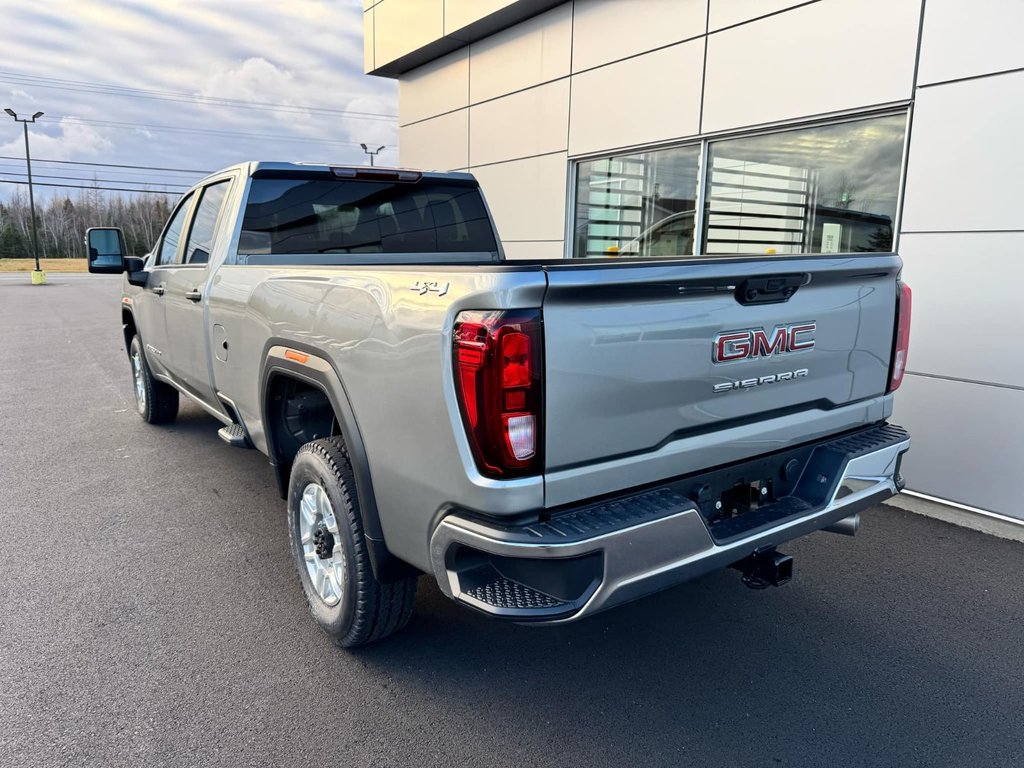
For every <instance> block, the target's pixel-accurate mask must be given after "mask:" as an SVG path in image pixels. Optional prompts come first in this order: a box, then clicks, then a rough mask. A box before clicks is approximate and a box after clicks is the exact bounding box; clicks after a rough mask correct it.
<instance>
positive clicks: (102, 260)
mask: <svg viewBox="0 0 1024 768" xmlns="http://www.w3.org/2000/svg"><path fill="white" fill-rule="evenodd" d="M85 247H86V252H87V253H88V254H89V271H90V272H92V273H94V274H100V275H119V274H121V273H122V272H124V257H125V247H124V233H123V232H121V230H120V229H118V228H117V227H90V228H89V229H87V230H86V231H85Z"/></svg>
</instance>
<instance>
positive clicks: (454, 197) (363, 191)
mask: <svg viewBox="0 0 1024 768" xmlns="http://www.w3.org/2000/svg"><path fill="white" fill-rule="evenodd" d="M238 251H239V254H250V257H249V258H246V259H244V261H247V262H250V263H251V262H254V261H259V262H262V263H267V262H268V261H269V262H272V259H262V258H259V259H254V258H252V256H251V255H253V254H255V255H257V256H258V255H260V254H262V255H268V256H272V255H274V254H332V253H334V254H360V253H364V254H374V253H480V252H494V251H497V245H496V244H495V241H494V232H493V229H492V228H491V222H490V219H489V218H488V216H487V211H486V209H485V208H484V203H483V198H482V197H481V195H480V190H479V188H478V187H477V186H476V184H475V183H473V182H457V181H436V180H427V179H423V180H421V181H419V182H417V183H394V182H384V181H353V180H350V179H335V178H334V177H332V176H328V175H326V174H325V175H323V176H318V177H317V178H302V179H296V178H282V179H278V178H258V177H257V178H254V179H253V180H252V185H251V188H250V191H249V199H248V202H247V203H246V207H245V217H244V220H243V222H242V233H241V236H240V239H239V244H238Z"/></svg>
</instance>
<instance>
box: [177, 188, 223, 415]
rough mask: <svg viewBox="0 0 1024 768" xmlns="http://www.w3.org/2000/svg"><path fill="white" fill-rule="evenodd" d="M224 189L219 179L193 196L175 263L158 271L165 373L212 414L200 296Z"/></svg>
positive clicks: (213, 402)
mask: <svg viewBox="0 0 1024 768" xmlns="http://www.w3.org/2000/svg"><path fill="white" fill-rule="evenodd" d="M230 184H231V180H230V179H221V180H217V181H214V182H212V183H210V184H207V185H206V186H204V187H202V188H201V189H199V190H196V192H195V196H196V198H197V199H196V202H195V205H194V206H193V210H192V213H191V215H190V217H189V219H188V222H187V224H186V231H187V233H188V235H187V237H185V238H183V240H184V246H183V247H182V248H181V249H180V250H179V252H178V255H177V258H176V260H175V263H174V264H173V265H172V266H170V267H167V268H164V269H163V270H162V271H163V272H164V283H165V294H164V314H165V322H166V325H167V354H166V355H165V358H166V360H165V364H166V366H167V370H168V371H169V373H170V374H171V376H172V377H173V378H174V380H175V381H176V382H177V383H178V384H179V385H180V386H181V387H182V388H183V389H185V390H187V391H189V392H191V393H192V394H193V395H195V396H197V397H198V398H199V399H201V400H202V401H203V402H205V403H206V404H207V405H210V406H213V407H214V408H215V409H216V410H218V411H221V410H222V407H221V405H220V402H219V400H218V399H217V393H216V388H215V386H214V383H213V376H212V371H211V365H210V358H209V350H210V348H209V335H210V334H209V329H208V327H207V323H206V317H205V307H206V302H205V301H204V294H205V292H206V284H207V280H208V279H209V275H210V268H211V267H210V255H211V254H212V253H213V249H214V245H215V244H214V240H215V238H216V235H217V226H218V222H219V221H220V218H221V213H222V210H223V208H224V200H225V198H226V197H227V192H228V189H229V187H230Z"/></svg>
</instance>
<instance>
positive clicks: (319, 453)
mask: <svg viewBox="0 0 1024 768" xmlns="http://www.w3.org/2000/svg"><path fill="white" fill-rule="evenodd" d="M311 483H316V484H318V485H319V486H320V487H321V488H322V489H323V490H324V491H325V492H326V495H327V499H328V500H329V501H330V503H331V507H332V508H333V511H334V518H335V520H336V522H337V530H338V536H339V538H340V545H341V550H342V552H343V553H344V563H343V564H342V566H341V570H342V572H343V573H344V578H343V582H342V584H341V587H340V592H341V595H340V600H339V601H338V602H337V603H335V604H334V605H329V604H328V602H326V601H325V599H324V598H322V597H321V596H320V594H319V593H318V592H317V590H316V588H315V587H314V585H313V580H312V578H311V576H310V573H309V569H308V568H307V565H306V560H305V557H304V549H303V543H302V538H301V537H302V534H301V531H300V524H301V523H300V519H299V517H300V515H301V514H302V513H301V511H300V505H301V503H302V497H303V493H304V492H305V490H306V488H307V487H308V486H309V485H310V484H311ZM355 487H356V486H355V478H354V476H353V474H352V465H351V463H350V461H349V457H348V450H347V449H346V447H345V443H344V441H343V440H342V439H341V438H340V437H328V438H324V439H321V440H313V441H312V442H309V443H306V444H305V445H304V446H302V448H300V449H299V452H298V454H296V456H295V461H294V462H293V464H292V472H291V478H290V480H289V483H288V538H289V541H290V542H291V550H292V558H293V559H294V561H295V567H296V569H297V570H298V572H299V581H301V582H302V591H303V592H305V593H306V600H307V601H308V602H309V610H310V613H312V614H313V618H314V619H316V622H317V624H319V625H320V628H321V629H323V631H324V632H326V633H327V634H328V635H329V636H330V638H331V639H332V640H333V641H334V643H335V644H337V645H340V646H341V647H343V648H352V647H354V646H357V645H365V644H366V643H372V642H374V641H376V640H381V639H383V638H385V637H387V636H388V635H390V634H392V633H393V632H397V631H398V630H400V629H402V628H403V627H404V626H405V625H406V624H408V623H409V619H410V618H411V617H412V607H413V601H414V600H415V597H416V581H417V579H416V577H407V578H404V579H402V580H400V581H396V582H393V583H388V584H385V583H382V582H380V581H378V580H377V578H376V577H375V576H374V574H373V568H372V566H371V565H370V557H369V554H368V552H367V550H366V542H365V540H364V538H363V523H362V518H361V517H360V515H359V501H358V499H357V497H356V493H355ZM338 543H339V542H334V544H335V547H337V545H338ZM335 551H336V550H335ZM311 556H312V555H311Z"/></svg>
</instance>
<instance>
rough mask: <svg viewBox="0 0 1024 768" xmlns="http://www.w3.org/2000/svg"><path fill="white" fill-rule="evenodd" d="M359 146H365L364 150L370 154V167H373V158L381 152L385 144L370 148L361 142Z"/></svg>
mask: <svg viewBox="0 0 1024 768" xmlns="http://www.w3.org/2000/svg"><path fill="white" fill-rule="evenodd" d="M359 146H361V147H362V148H363V152H365V153H366V154H368V155H369V156H370V167H371V168H373V158H374V157H376V156H377V155H379V154H380V153H381V150H383V149H384V145H383V144H381V145H380V146H379V147H377V149H375V150H373V149H370V148H369V147H367V146H366V145H365V144H360V145H359Z"/></svg>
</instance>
